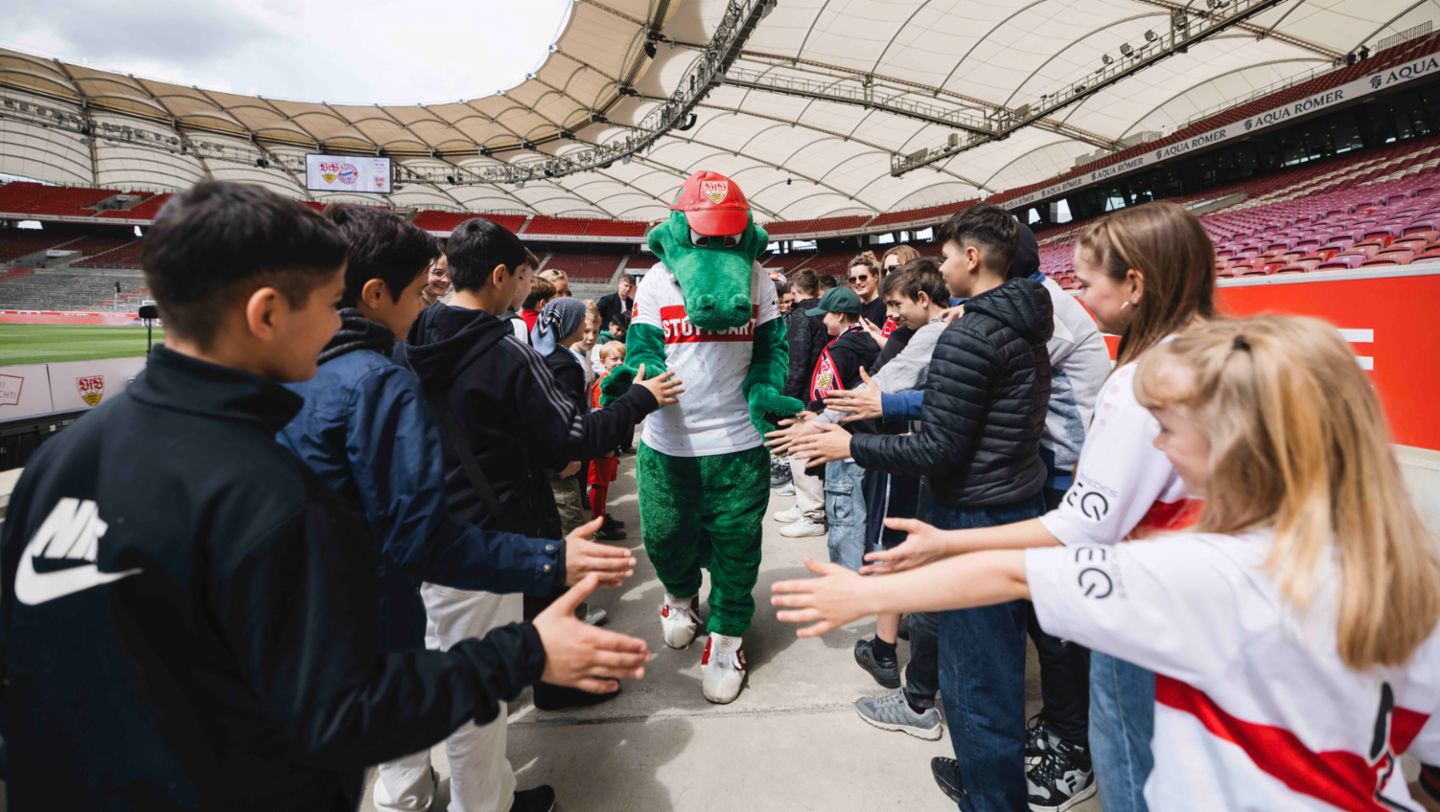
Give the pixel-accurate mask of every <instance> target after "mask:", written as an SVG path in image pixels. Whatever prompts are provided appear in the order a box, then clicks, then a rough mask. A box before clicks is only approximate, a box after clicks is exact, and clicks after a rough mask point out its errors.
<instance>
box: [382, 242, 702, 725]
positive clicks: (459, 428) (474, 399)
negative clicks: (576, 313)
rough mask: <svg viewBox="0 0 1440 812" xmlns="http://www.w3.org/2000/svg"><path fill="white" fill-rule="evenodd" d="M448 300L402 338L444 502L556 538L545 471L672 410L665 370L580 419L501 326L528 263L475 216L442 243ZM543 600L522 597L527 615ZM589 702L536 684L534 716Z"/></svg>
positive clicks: (575, 404)
mask: <svg viewBox="0 0 1440 812" xmlns="http://www.w3.org/2000/svg"><path fill="white" fill-rule="evenodd" d="M445 253H446V256H447V257H448V258H449V261H450V278H451V282H452V286H453V288H454V290H455V298H454V300H453V301H452V303H451V304H450V305H449V306H447V307H439V308H437V307H432V308H430V309H428V310H426V311H425V312H424V313H422V314H421V316H420V318H418V319H417V320H416V322H415V326H414V327H412V328H411V330H410V341H409V346H408V357H409V361H410V364H411V367H412V368H413V369H414V370H415V372H416V374H417V375H418V376H419V378H420V382H421V386H422V388H423V389H425V390H426V394H427V396H428V397H429V398H430V402H431V403H432V405H433V406H434V409H435V411H436V412H438V413H439V415H440V421H441V425H442V426H443V425H445V423H446V420H447V416H446V413H447V412H448V420H450V421H453V423H452V425H454V427H455V428H454V430H453V431H447V432H446V436H445V437H444V442H443V444H442V445H443V447H444V451H445V454H444V457H445V469H446V475H445V485H446V497H447V501H448V504H449V505H450V509H451V511H452V513H454V514H455V515H456V516H457V517H458V518H461V519H464V520H466V521H473V522H476V523H480V524H483V526H485V527H488V528H492V529H497V530H507V531H510V532H513V533H521V534H523V535H527V536H536V537H541V538H558V537H559V536H560V535H561V533H560V517H559V512H558V511H557V509H556V507H555V495H554V492H553V491H552V489H551V487H550V483H549V482H548V481H547V479H546V476H545V471H546V470H547V469H553V470H558V469H561V468H563V467H564V466H565V465H566V464H568V463H569V462H570V461H571V460H577V459H585V458H587V457H592V456H596V455H598V454H600V453H603V452H605V451H607V450H609V449H612V448H614V447H615V446H617V445H619V444H620V442H621V441H622V439H623V438H628V437H629V436H631V435H632V434H633V433H634V427H635V423H636V421H638V420H639V419H640V418H641V417H642V416H643V415H646V414H648V413H650V412H652V411H654V410H655V409H658V408H660V407H661V406H664V405H667V404H671V403H674V402H675V400H676V398H675V396H676V394H677V393H678V392H679V391H681V386H680V382H679V381H677V380H675V379H674V375H673V373H666V374H663V375H660V376H658V377H656V378H652V379H644V378H641V379H638V380H637V381H636V385H635V386H632V387H630V388H629V389H628V390H627V391H626V392H625V394H623V395H622V396H620V397H619V398H616V399H615V401H614V402H612V403H611V404H610V405H609V406H608V407H606V408H605V409H603V410H601V411H599V412H591V413H589V414H584V413H582V410H581V406H582V404H583V401H577V400H576V399H575V398H574V397H572V396H571V395H570V394H568V393H567V391H566V390H565V389H563V388H562V387H561V386H560V385H559V384H557V382H556V380H555V376H554V374H553V373H552V372H551V371H550V369H549V367H548V366H547V364H546V363H545V359H544V358H543V357H542V356H540V355H539V354H538V353H537V352H536V351H535V349H534V348H532V347H531V346H530V345H529V344H528V343H526V342H522V341H520V340H519V339H516V338H514V337H513V335H512V334H511V333H510V330H509V328H508V325H506V324H505V323H504V322H502V321H501V320H500V318H499V317H500V316H501V315H502V314H504V313H505V312H506V310H507V308H508V305H509V303H510V302H511V301H513V300H514V297H515V295H516V292H517V290H519V289H520V288H521V287H523V286H524V285H525V284H526V283H527V282H528V275H529V273H530V271H531V270H532V269H533V264H534V255H533V254H531V253H530V252H529V251H528V250H526V248H525V246H524V244H523V243H521V242H520V239H519V238H518V237H516V236H515V235H514V234H512V233H510V232H509V231H507V230H505V229H504V228H502V227H500V226H498V225H496V224H494V223H492V222H490V221H489V220H486V219H484V218H483V217H474V218H471V219H469V220H466V221H465V222H463V223H461V224H459V225H458V226H456V227H455V230H454V231H453V232H452V233H451V235H450V239H449V242H447V243H446V246H445ZM544 605H545V600H544V599H540V598H529V599H528V600H527V602H526V610H525V611H526V612H527V613H529V614H534V613H536V612H539V611H540V609H541V608H542V607H543V606H544ZM582 701H586V702H588V701H593V697H591V696H583V697H582V696H579V695H577V694H575V693H573V692H567V691H562V690H560V689H558V688H557V687H556V686H553V685H547V684H544V683H542V684H541V685H538V686H537V687H536V690H535V703H536V705H537V707H540V708H541V709H542V710H552V709H557V708H559V707H562V706H563V705H567V704H575V703H577V702H582Z"/></svg>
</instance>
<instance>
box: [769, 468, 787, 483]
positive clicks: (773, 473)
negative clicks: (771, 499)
mask: <svg viewBox="0 0 1440 812" xmlns="http://www.w3.org/2000/svg"><path fill="white" fill-rule="evenodd" d="M789 481H790V466H789V465H786V466H785V467H783V468H781V467H775V466H772V467H771V468H770V487H772V488H783V487H785V484H786V483H787V482H789Z"/></svg>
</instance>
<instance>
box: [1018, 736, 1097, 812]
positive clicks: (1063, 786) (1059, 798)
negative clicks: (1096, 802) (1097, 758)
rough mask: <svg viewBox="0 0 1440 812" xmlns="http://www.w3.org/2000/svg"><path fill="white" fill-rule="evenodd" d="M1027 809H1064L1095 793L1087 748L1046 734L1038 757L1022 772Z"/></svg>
mask: <svg viewBox="0 0 1440 812" xmlns="http://www.w3.org/2000/svg"><path fill="white" fill-rule="evenodd" d="M1025 787H1026V789H1027V791H1028V792H1029V796H1030V797H1029V798H1028V802H1029V805H1030V812H1065V810H1067V809H1070V808H1071V807H1074V806H1075V805H1076V804H1079V803H1081V802H1082V801H1085V800H1086V799H1088V798H1090V797H1091V796H1092V795H1094V794H1095V771H1094V770H1093V769H1092V768H1091V764H1090V751H1089V750H1088V749H1086V748H1084V747H1081V746H1080V745H1078V744H1069V743H1067V742H1063V741H1060V740H1059V739H1055V738H1053V737H1051V738H1048V741H1047V743H1046V748H1045V750H1044V752H1043V754H1042V755H1041V756H1040V760H1039V761H1038V762H1036V763H1035V764H1034V765H1033V766H1031V767H1030V768H1029V769H1028V770H1027V771H1026V773H1025Z"/></svg>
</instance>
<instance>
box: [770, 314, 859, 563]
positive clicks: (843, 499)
mask: <svg viewBox="0 0 1440 812" xmlns="http://www.w3.org/2000/svg"><path fill="white" fill-rule="evenodd" d="M861 309H862V305H861V302H860V297H859V296H857V295H855V291H853V290H850V289H849V288H835V289H833V290H828V291H826V292H825V295H824V296H821V297H820V303H819V304H817V305H816V306H815V307H812V308H810V309H809V310H808V311H806V315H809V316H818V317H820V318H821V319H822V321H823V322H824V324H825V330H826V332H827V334H828V335H829V336H830V343H829V344H827V345H826V346H825V348H824V349H823V350H821V351H820V358H819V360H817V361H816V362H815V370H814V372H812V373H811V376H810V390H809V393H808V394H809V406H810V408H809V409H808V410H807V412H806V413H805V415H804V416H805V417H813V416H814V415H815V414H818V413H819V412H823V411H824V410H825V403H824V398H825V397H826V395H828V394H829V393H830V392H833V391H837V390H847V389H854V388H855V387H857V386H859V385H860V383H861V378H860V374H861V371H862V370H863V369H864V368H865V367H867V366H873V365H874V364H875V356H876V355H877V354H879V352H880V347H879V346H878V345H877V344H876V343H875V339H873V338H871V337H870V335H869V333H867V332H865V329H864V328H863V327H861V326H860V313H861ZM864 476H865V471H864V470H863V469H861V468H860V466H858V465H856V464H855V463H854V461H853V460H846V459H838V460H831V461H829V462H827V463H826V465H825V485H824V487H825V524H823V525H822V524H816V523H814V522H811V521H808V520H807V519H805V518H804V517H800V518H799V519H798V520H797V521H795V522H793V523H791V524H787V525H785V526H784V527H782V528H780V535H782V536H785V537H787V538H803V537H805V536H818V535H821V534H826V535H827V536H828V538H827V543H828V545H829V548H830V560H831V561H835V562H837V563H841V564H844V565H845V566H848V567H852V568H854V569H859V568H860V565H861V564H862V563H863V560H862V556H863V555H864V554H865V493H864V490H863V489H862V488H861V481H862V480H863V479H864Z"/></svg>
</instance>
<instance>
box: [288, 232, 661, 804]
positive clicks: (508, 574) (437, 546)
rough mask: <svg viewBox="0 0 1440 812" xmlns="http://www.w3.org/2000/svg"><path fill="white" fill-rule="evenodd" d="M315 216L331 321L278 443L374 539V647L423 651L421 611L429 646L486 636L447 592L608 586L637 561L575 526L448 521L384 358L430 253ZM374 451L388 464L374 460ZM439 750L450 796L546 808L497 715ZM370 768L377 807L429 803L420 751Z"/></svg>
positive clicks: (414, 411) (427, 447)
mask: <svg viewBox="0 0 1440 812" xmlns="http://www.w3.org/2000/svg"><path fill="white" fill-rule="evenodd" d="M325 216H326V218H327V219H329V220H330V221H331V222H334V223H335V224H336V225H338V226H339V227H340V229H341V231H342V233H343V234H344V236H345V239H346V241H347V243H348V244H349V248H348V252H347V262H346V266H345V292H344V293H343V294H342V297H341V300H340V305H341V309H340V322H341V326H340V330H339V331H337V332H336V333H335V335H334V336H333V337H331V339H330V342H329V343H328V344H326V345H325V349H324V350H323V351H321V353H320V359H319V360H320V367H319V373H318V374H317V375H316V376H315V377H314V378H313V379H312V380H309V381H306V382H304V383H298V384H290V386H289V388H290V389H291V391H293V392H295V393H296V394H298V395H300V396H301V397H303V398H305V406H304V407H303V408H302V409H301V410H300V413H299V414H297V415H296V416H295V419H293V420H291V421H290V423H289V425H287V426H286V427H285V428H284V429H283V430H282V431H281V432H280V434H279V437H278V439H279V441H280V443H281V444H282V445H284V446H286V447H288V448H289V449H290V450H291V451H293V452H294V453H295V454H296V456H298V457H300V458H301V459H302V460H304V461H305V462H306V463H307V464H308V465H309V466H310V468H311V469H312V470H313V471H315V473H316V474H317V475H319V476H320V477H321V478H322V479H324V480H325V481H326V483H327V484H329V485H330V486H331V487H332V488H334V489H335V491H336V492H337V493H340V494H343V495H347V496H350V497H351V498H353V499H354V500H355V501H356V502H357V507H359V508H360V509H361V510H362V512H363V513H364V515H365V518H366V520H367V522H368V523H369V524H370V527H371V529H372V530H373V531H374V533H375V536H376V538H377V540H379V541H380V544H379V550H378V552H379V556H378V558H379V561H380V567H379V575H380V585H381V593H380V607H381V611H380V633H381V646H382V649H383V650H385V651H387V652H388V651H411V650H417V649H422V648H424V647H425V629H426V622H427V619H428V621H429V623H430V624H431V629H432V631H433V634H432V635H431V640H432V644H434V645H432V647H435V646H444V647H448V646H450V645H453V644H454V642H455V641H458V640H461V639H464V638H466V637H471V636H476V635H481V634H484V633H485V632H486V631H488V630H489V624H487V623H486V622H485V618H484V617H480V616H476V614H475V613H471V612H466V611H463V607H465V606H475V605H478V604H475V603H473V602H472V603H462V602H461V601H459V600H458V599H457V596H458V595H459V594H460V593H461V592H463V591H480V590H483V591H485V592H493V593H521V592H524V593H529V594H533V595H547V594H549V593H550V592H551V591H552V590H554V589H555V588H556V587H557V586H558V585H560V584H561V583H575V582H576V581H579V580H580V579H581V578H583V577H584V576H585V574H586V573H587V572H590V571H595V570H596V569H597V567H596V565H597V564H598V565H601V568H602V570H601V574H602V577H606V578H607V580H609V582H610V583H612V584H615V583H618V579H617V576H621V575H624V574H625V572H627V571H631V570H633V566H634V564H633V561H634V559H633V558H632V559H629V560H628V561H627V560H626V559H623V558H621V559H616V558H612V557H610V553H611V552H612V551H611V549H610V548H607V547H603V546H601V545H597V544H595V543H594V542H593V541H590V540H588V539H587V538H585V536H584V534H583V533H574V534H572V536H571V538H570V539H568V541H560V540H558V539H548V540H547V539H538V538H528V537H525V536H521V535H517V534H514V533H500V532H491V531H486V530H482V529H480V527H479V526H477V525H475V524H470V523H460V524H457V523H454V522H452V521H451V519H450V516H449V512H448V511H447V510H446V508H445V503H444V492H445V487H444V468H443V467H442V460H441V450H440V436H439V433H438V428H437V426H436V425H435V423H434V419H433V418H432V417H431V414H430V409H429V408H427V406H426V405H425V395H424V393H423V392H421V390H420V384H419V381H417V380H416V379H415V376H414V374H413V373H411V372H410V370H408V369H406V368H405V367H404V366H403V365H401V364H398V363H396V362H395V361H394V360H392V358H391V357H390V356H391V350H392V349H393V346H394V344H395V342H396V341H397V340H398V338H397V337H398V336H403V335H404V334H405V333H406V332H407V331H408V330H409V329H410V324H411V323H412V322H413V321H414V320H415V316H416V315H418V313H419V312H420V309H421V306H422V305H423V298H422V296H421V293H422V291H423V285H425V284H426V283H427V282H428V281H429V280H428V279H427V275H426V273H424V269H425V268H426V266H427V264H428V265H429V266H430V267H434V254H435V253H437V252H438V251H439V247H438V246H437V245H436V243H435V240H434V238H433V237H431V236H430V235H429V234H427V233H425V232H424V231H422V230H420V229H419V228H417V227H415V226H414V225H412V224H410V223H407V222H406V221H405V220H404V218H402V217H400V216H399V215H397V214H395V213H393V212H391V211H389V210H386V209H379V208H372V207H366V206H351V205H343V204H342V205H338V206H331V207H330V208H328V209H326V211H325ZM381 459H383V460H385V461H386V464H385V465H377V464H376V460H381ZM571 529H573V528H567V532H568V531H569V530H571ZM587 529H588V528H587ZM516 600H518V598H517V599H516ZM427 607H428V609H429V612H428V618H427V611H426V610H427ZM446 750H447V752H448V754H449V756H450V774H451V776H452V780H451V784H450V795H451V797H452V798H455V799H458V800H459V801H460V802H461V803H463V804H464V805H465V806H466V807H467V808H483V807H484V806H486V805H489V806H502V805H504V804H505V803H508V802H510V801H511V800H512V795H513V806H512V808H515V809H520V810H525V809H535V808H545V806H546V805H547V804H548V800H547V799H553V796H554V792H553V790H551V789H550V788H549V787H536V788H534V789H529V790H524V791H520V792H515V791H514V785H515V778H514V775H513V773H512V772H511V770H510V768H509V765H508V763H507V762H506V761H505V722H504V721H503V719H497V720H496V721H495V722H492V723H491V724H489V725H485V726H483V727H480V726H476V725H465V726H463V727H462V728H461V729H460V730H457V731H456V732H455V733H453V734H451V736H450V737H449V738H448V740H447V742H446ZM378 772H379V781H378V782H377V784H376V787H375V795H376V806H377V807H378V808H379V809H380V810H390V809H401V808H405V807H407V806H414V805H415V804H413V803H408V802H410V801H416V802H419V801H426V802H428V800H430V799H433V798H434V795H435V789H436V788H435V783H434V777H433V773H432V770H431V765H430V751H429V749H428V748H427V749H424V750H421V751H419V752H417V753H414V754H412V755H410V756H406V757H405V758H402V759H396V760H394V761H390V762H386V763H384V764H381V765H380V767H379V770H378ZM422 805H423V804H422Z"/></svg>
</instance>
